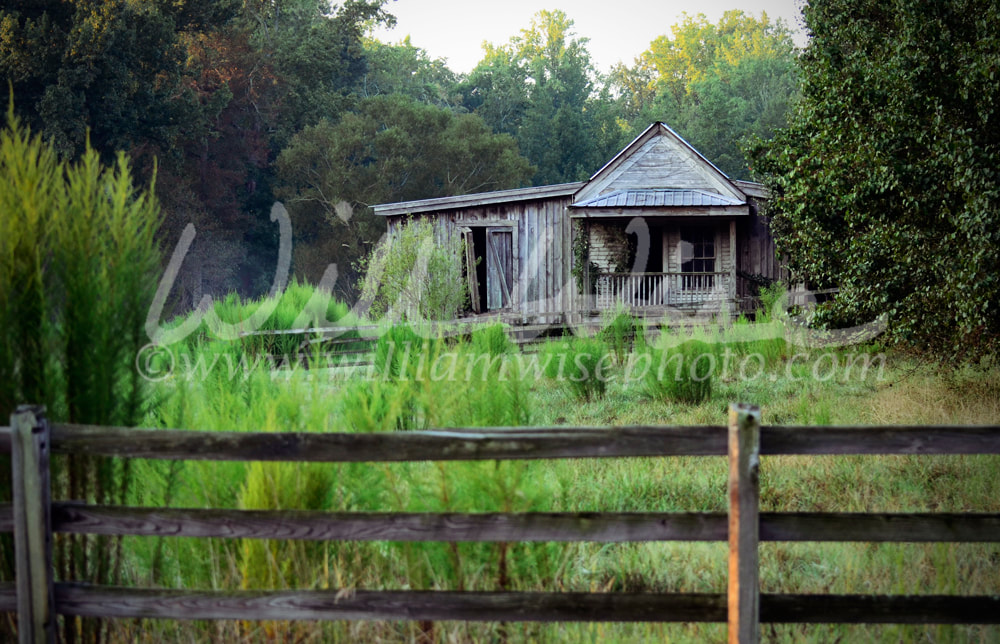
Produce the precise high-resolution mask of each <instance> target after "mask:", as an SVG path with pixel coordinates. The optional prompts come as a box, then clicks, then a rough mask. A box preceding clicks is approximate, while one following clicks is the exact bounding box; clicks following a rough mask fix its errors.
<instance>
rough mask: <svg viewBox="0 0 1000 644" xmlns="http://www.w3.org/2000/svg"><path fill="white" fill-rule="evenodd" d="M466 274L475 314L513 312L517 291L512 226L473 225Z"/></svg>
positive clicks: (467, 243)
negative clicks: (513, 294)
mask: <svg viewBox="0 0 1000 644" xmlns="http://www.w3.org/2000/svg"><path fill="white" fill-rule="evenodd" d="M462 233H463V236H464V237H465V247H466V262H465V272H466V278H467V281H468V287H469V302H470V308H471V309H472V312H473V313H483V312H489V311H500V310H504V309H510V308H511V306H512V302H513V298H512V293H513V291H514V234H513V230H512V228H511V227H509V226H470V227H467V228H464V229H463V230H462Z"/></svg>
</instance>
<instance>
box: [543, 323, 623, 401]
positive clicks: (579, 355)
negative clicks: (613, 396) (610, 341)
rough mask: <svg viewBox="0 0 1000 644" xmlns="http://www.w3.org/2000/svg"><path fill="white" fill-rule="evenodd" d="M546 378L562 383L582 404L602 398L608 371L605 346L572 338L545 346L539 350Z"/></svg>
mask: <svg viewBox="0 0 1000 644" xmlns="http://www.w3.org/2000/svg"><path fill="white" fill-rule="evenodd" d="M542 353H543V358H542V362H543V365H544V369H545V375H546V376H547V377H549V378H552V379H553V380H557V381H559V382H564V383H566V384H567V385H569V388H570V390H571V391H572V392H573V393H574V394H575V395H576V396H577V397H578V398H580V399H582V400H594V399H596V398H600V397H601V396H603V395H604V391H605V389H606V388H607V384H608V378H609V377H610V371H611V364H610V362H611V353H610V351H609V349H608V345H607V344H605V343H604V342H602V341H601V340H600V339H598V338H583V337H578V338H574V339H572V340H570V341H568V342H555V343H549V344H547V345H545V348H544V349H543V350H542Z"/></svg>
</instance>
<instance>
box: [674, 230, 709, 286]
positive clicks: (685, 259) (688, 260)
mask: <svg viewBox="0 0 1000 644" xmlns="http://www.w3.org/2000/svg"><path fill="white" fill-rule="evenodd" d="M681 272H682V273H695V275H690V276H685V277H684V278H683V280H682V285H683V286H682V288H684V290H703V289H710V288H712V287H714V286H715V276H714V275H697V274H698V273H714V272H715V230H714V229H712V228H708V227H697V228H693V227H692V228H683V229H681Z"/></svg>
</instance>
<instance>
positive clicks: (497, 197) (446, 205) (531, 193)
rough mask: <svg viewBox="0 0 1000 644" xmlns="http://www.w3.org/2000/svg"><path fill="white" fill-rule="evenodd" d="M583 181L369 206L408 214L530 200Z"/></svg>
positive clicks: (386, 213) (569, 190)
mask: <svg viewBox="0 0 1000 644" xmlns="http://www.w3.org/2000/svg"><path fill="white" fill-rule="evenodd" d="M583 185H584V182H582V181H578V182H574V183H559V184H555V185H551V186H537V187H531V188H514V189H511V190H494V191H492V192H477V193H473V194H468V195H457V196H454V197H435V198H433V199H418V200H415V201H400V202H396V203H385V204H378V205H375V206H372V210H373V211H374V212H375V214H376V215H380V216H383V217H392V216H398V215H411V214H418V213H424V212H436V211H440V210H456V209H460V208H469V207H475V206H486V205H491V204H496V203H509V202H513V201H532V200H536V199H550V198H553V197H564V196H572V195H574V194H576V192H577V191H578V190H579V189H580V188H581V187H583Z"/></svg>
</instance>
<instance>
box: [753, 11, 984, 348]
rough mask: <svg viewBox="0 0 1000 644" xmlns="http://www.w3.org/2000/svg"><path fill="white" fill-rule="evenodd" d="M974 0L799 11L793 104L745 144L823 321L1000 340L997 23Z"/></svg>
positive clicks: (927, 340)
mask: <svg viewBox="0 0 1000 644" xmlns="http://www.w3.org/2000/svg"><path fill="white" fill-rule="evenodd" d="M998 9H1000V7H998V3H997V2H991V1H985V0H942V1H941V2H934V3H927V2H920V1H918V0H895V1H893V2H876V1H875V0H851V1H847V0H828V1H826V2H822V3H813V4H810V5H809V6H808V7H807V9H806V12H805V15H806V20H807V24H808V26H809V29H810V31H811V33H812V38H811V40H810V43H809V46H808V47H807V48H806V51H805V54H804V56H803V60H802V94H803V96H802V100H801V101H800V102H799V104H798V106H797V108H796V109H795V111H794V112H793V114H792V117H791V121H790V124H789V126H788V127H787V128H786V129H783V130H781V131H779V133H778V135H777V136H776V137H775V138H774V139H773V140H772V141H761V142H760V143H759V144H758V145H757V146H756V149H755V151H754V158H755V169H756V170H758V171H759V172H762V173H764V176H766V177H767V181H768V182H769V184H770V186H771V188H772V190H773V193H774V195H775V196H776V199H775V201H774V208H773V217H774V218H773V221H772V227H773V230H774V233H775V235H776V238H777V243H778V247H779V250H780V252H781V253H783V254H786V255H787V257H788V259H789V262H790V267H791V269H792V270H793V272H794V274H795V275H796V276H797V277H798V278H800V279H807V280H810V281H811V282H812V283H814V284H817V285H824V286H838V287H839V288H840V292H839V294H838V295H837V297H836V299H835V300H834V301H833V302H832V303H830V304H829V305H827V306H825V307H824V308H823V309H821V310H820V312H819V320H820V321H821V322H824V323H827V324H831V325H839V326H843V325H853V324H859V323H863V322H867V321H870V320H872V319H874V318H875V317H876V316H879V315H881V314H886V315H887V316H888V318H889V324H890V327H889V328H890V332H891V334H892V337H893V338H895V339H897V340H903V341H907V342H912V343H915V344H917V345H919V346H924V347H931V348H934V349H937V350H939V351H947V352H950V353H952V355H958V356H963V355H964V356H975V355H978V354H980V352H982V351H985V350H987V349H990V348H993V349H995V347H996V344H997V339H998V337H1000V312H998V309H997V302H998V301H1000V297H998V296H1000V215H998V212H1000V211H998V197H1000V184H998V181H1000V177H998V175H997V168H998V167H1000V113H998V101H1000V71H998V69H1000V23H998V22H997V21H996V20H995V18H994V17H995V16H996V15H997V12H998Z"/></svg>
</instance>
